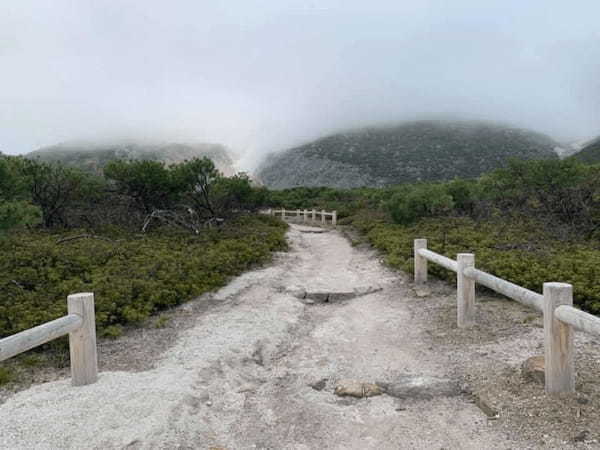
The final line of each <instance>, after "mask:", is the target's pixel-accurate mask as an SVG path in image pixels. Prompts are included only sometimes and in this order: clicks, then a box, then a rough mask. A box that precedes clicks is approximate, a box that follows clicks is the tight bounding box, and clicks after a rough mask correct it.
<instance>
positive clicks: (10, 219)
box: [0, 155, 286, 337]
mask: <svg viewBox="0 0 600 450" xmlns="http://www.w3.org/2000/svg"><path fill="white" fill-rule="evenodd" d="M265 196H266V192H265V190H264V189H259V188H255V187H253V186H252V185H251V184H250V181H249V179H248V177H246V176H245V175H244V174H238V175H236V176H233V177H223V176H222V175H221V174H220V173H219V172H218V171H217V170H216V168H215V167H214V165H213V163H212V161H211V160H209V159H208V158H202V159H192V160H190V161H184V162H181V163H178V164H174V165H170V166H167V165H165V164H164V163H162V162H158V161H146V160H135V161H122V160H115V161H112V162H110V163H108V164H107V166H106V167H105V176H104V177H98V176H94V175H90V174H87V173H84V172H82V171H79V170H77V169H73V168H69V167H65V166H63V165H60V164H53V163H44V162H40V161H35V160H29V159H25V158H18V157H6V156H1V155H0V337H2V336H6V335H9V334H12V333H15V332H18V331H21V330H23V329H26V328H30V327H32V326H35V325H38V324H40V323H42V322H45V321H48V320H51V319H54V318H57V317H59V316H61V315H63V314H64V312H65V308H66V301H65V299H66V296H67V295H68V294H69V293H73V292H78V291H94V292H95V294H96V311H97V324H98V328H99V332H100V333H101V334H113V335H114V334H115V333H116V332H117V331H118V329H119V328H118V327H120V326H121V325H123V324H128V323H135V322H140V321H141V320H144V319H145V318H147V317H148V316H149V315H150V314H152V313H154V312H155V311H157V310H160V309H161V308H165V307H169V306H173V305H176V304H178V303H181V302H184V301H186V300H188V299H190V298H192V297H194V296H197V295H199V294H201V293H203V292H206V291H208V290H211V289H214V288H216V287H219V286H221V285H223V284H224V283H225V282H226V281H227V279H228V278H229V277H231V276H232V275H236V274H238V273H240V272H242V271H243V270H245V269H247V268H248V267H250V266H252V265H254V264H258V263H261V262H264V261H265V260H267V259H268V258H269V256H270V254H271V252H272V251H274V250H279V249H283V248H285V245H286V244H285V239H284V233H285V225H284V224H283V223H282V222H280V221H279V220H277V219H274V218H270V217H266V216H259V215H256V214H252V213H253V212H255V211H256V210H257V208H258V207H259V206H260V205H261V204H262V203H263V202H264V199H265Z"/></svg>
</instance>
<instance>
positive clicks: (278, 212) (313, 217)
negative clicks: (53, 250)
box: [267, 208, 337, 227]
mask: <svg viewBox="0 0 600 450" xmlns="http://www.w3.org/2000/svg"><path fill="white" fill-rule="evenodd" d="M267 214H268V215H270V216H281V218H282V219H283V220H285V218H286V217H296V218H298V219H299V218H300V217H301V216H302V221H303V222H304V223H306V222H308V221H309V217H310V222H311V223H316V222H317V216H320V217H321V224H322V225H325V224H327V217H331V222H330V223H331V225H332V226H334V227H335V226H337V211H331V212H327V211H325V210H324V209H322V210H321V211H318V210H316V209H312V210H308V209H291V210H290V209H285V208H281V209H269V210H267Z"/></svg>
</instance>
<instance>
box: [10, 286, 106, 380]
mask: <svg viewBox="0 0 600 450" xmlns="http://www.w3.org/2000/svg"><path fill="white" fill-rule="evenodd" d="M67 308H68V315H66V316H64V317H61V318H59V319H56V320H53V321H51V322H46V323H45V324H43V325H39V326H37V327H34V328H30V329H28V330H25V331H21V332H20V333H17V334H13V335H12V336H9V337H6V338H3V339H0V361H4V360H5V359H8V358H12V357H13V356H16V355H18V354H20V353H23V352H25V351H27V350H31V349H32V348H34V347H38V346H40V345H42V344H45V343H46V342H50V341H52V340H53V339H56V338H59V337H61V336H64V335H66V334H68V335H69V352H70V355H71V382H72V384H73V386H83V385H86V384H91V383H94V382H96V380H97V379H98V355H97V350H96V319H95V313H94V294H92V293H81V294H73V295H69V296H68V297H67Z"/></svg>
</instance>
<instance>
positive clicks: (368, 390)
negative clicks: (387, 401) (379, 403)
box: [363, 383, 383, 397]
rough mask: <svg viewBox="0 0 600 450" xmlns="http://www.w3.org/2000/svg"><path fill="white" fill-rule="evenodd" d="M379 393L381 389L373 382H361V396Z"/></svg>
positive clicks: (381, 392) (371, 395) (372, 395)
mask: <svg viewBox="0 0 600 450" xmlns="http://www.w3.org/2000/svg"><path fill="white" fill-rule="evenodd" d="M381 394H383V391H382V390H381V388H380V387H379V386H378V385H376V384H375V383H363V397H375V396H376V395H381Z"/></svg>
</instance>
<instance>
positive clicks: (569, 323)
mask: <svg viewBox="0 0 600 450" xmlns="http://www.w3.org/2000/svg"><path fill="white" fill-rule="evenodd" d="M427 261H431V262H434V263H436V264H439V265H440V266H442V267H445V268H446V269H448V270H451V271H453V272H456V279H457V295H456V300H457V323H458V326H459V327H460V328H467V327H470V326H472V325H474V323H475V283H479V284H482V285H484V286H486V287H488V288H490V289H492V290H494V291H496V292H498V293H500V294H503V295H505V296H506V297H508V298H511V299H513V300H516V301H518V302H519V303H523V304H525V305H527V306H530V307H532V308H534V309H536V310H538V311H540V312H542V314H543V316H544V350H545V357H544V360H545V379H546V392H547V393H549V394H556V393H570V392H574V391H575V370H574V364H573V354H574V348H573V332H574V330H581V331H585V332H587V333H591V334H595V335H600V318H598V317H596V316H593V315H591V314H588V313H586V312H583V311H581V310H579V309H576V308H573V306H572V305H573V287H572V286H571V285H570V284H567V283H544V293H543V295H541V294H538V293H537V292H533V291H530V290H529V289H525V288H523V287H521V286H518V285H516V284H513V283H511V282H509V281H506V280H503V279H501V278H498V277H495V276H494V275H491V274H489V273H486V272H483V271H481V270H479V269H476V268H475V255H473V254H472V253H459V254H458V255H457V258H456V261H454V260H452V259H450V258H446V257H445V256H442V255H440V254H437V253H434V252H432V251H430V250H427V239H415V242H414V262H415V283H416V284H423V283H426V282H427Z"/></svg>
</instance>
